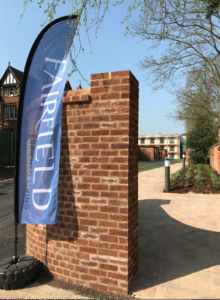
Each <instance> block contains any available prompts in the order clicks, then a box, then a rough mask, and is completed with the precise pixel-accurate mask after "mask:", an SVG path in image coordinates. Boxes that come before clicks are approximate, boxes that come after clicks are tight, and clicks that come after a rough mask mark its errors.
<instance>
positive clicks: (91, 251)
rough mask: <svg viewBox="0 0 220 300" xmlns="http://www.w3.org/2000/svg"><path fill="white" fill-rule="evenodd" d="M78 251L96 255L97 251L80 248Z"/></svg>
mask: <svg viewBox="0 0 220 300" xmlns="http://www.w3.org/2000/svg"><path fill="white" fill-rule="evenodd" d="M80 251H82V252H86V253H90V254H97V249H95V248H91V247H80Z"/></svg>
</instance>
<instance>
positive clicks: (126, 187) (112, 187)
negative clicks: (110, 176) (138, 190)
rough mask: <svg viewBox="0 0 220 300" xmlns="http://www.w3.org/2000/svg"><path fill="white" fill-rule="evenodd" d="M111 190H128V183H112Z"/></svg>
mask: <svg viewBox="0 0 220 300" xmlns="http://www.w3.org/2000/svg"><path fill="white" fill-rule="evenodd" d="M110 191H118V192H121V191H125V192H126V191H128V185H111V186H110Z"/></svg>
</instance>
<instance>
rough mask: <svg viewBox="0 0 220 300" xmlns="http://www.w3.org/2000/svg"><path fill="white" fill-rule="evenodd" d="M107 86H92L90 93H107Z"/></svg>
mask: <svg viewBox="0 0 220 300" xmlns="http://www.w3.org/2000/svg"><path fill="white" fill-rule="evenodd" d="M108 92H109V88H108V87H92V88H91V94H101V93H108Z"/></svg>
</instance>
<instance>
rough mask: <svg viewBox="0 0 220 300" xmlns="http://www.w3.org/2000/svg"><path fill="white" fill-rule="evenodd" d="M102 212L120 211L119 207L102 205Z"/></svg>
mask: <svg viewBox="0 0 220 300" xmlns="http://www.w3.org/2000/svg"><path fill="white" fill-rule="evenodd" d="M100 212H107V213H116V214H117V213H118V208H117V207H109V206H108V207H106V206H103V207H100Z"/></svg>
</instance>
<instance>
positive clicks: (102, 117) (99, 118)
mask: <svg viewBox="0 0 220 300" xmlns="http://www.w3.org/2000/svg"><path fill="white" fill-rule="evenodd" d="M92 121H93V122H99V121H100V122H104V121H109V116H106V115H105V116H92Z"/></svg>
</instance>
